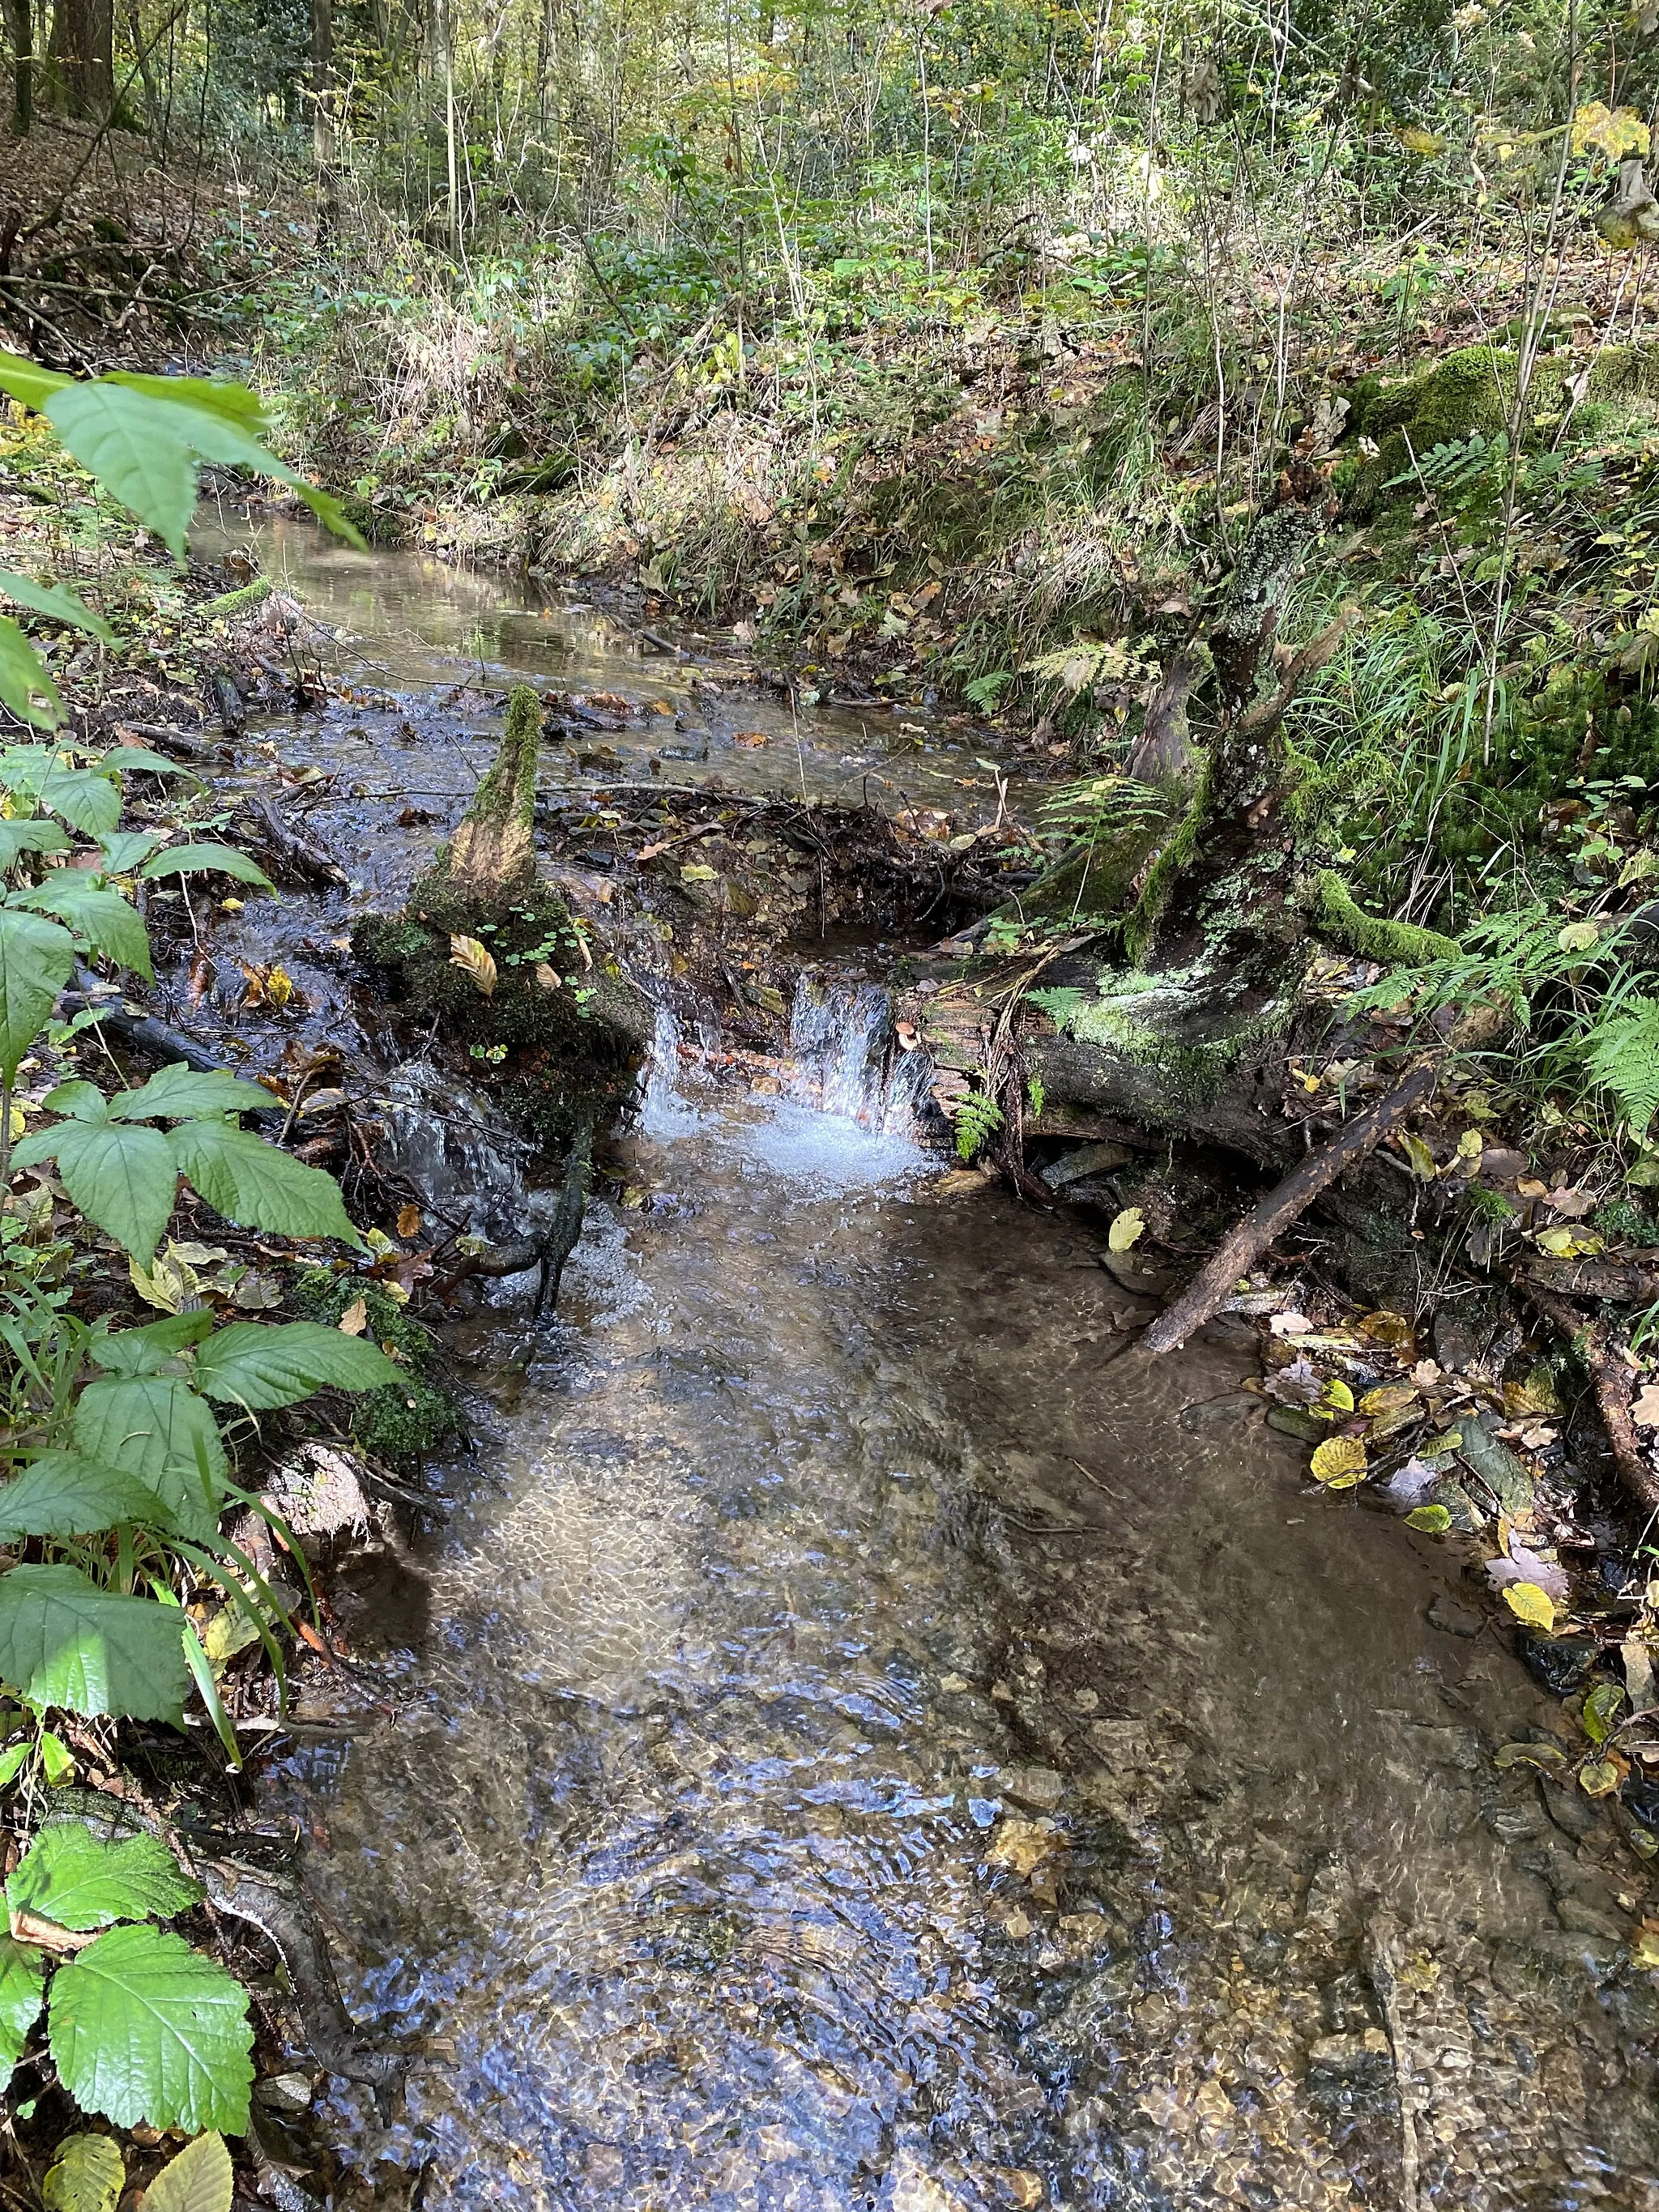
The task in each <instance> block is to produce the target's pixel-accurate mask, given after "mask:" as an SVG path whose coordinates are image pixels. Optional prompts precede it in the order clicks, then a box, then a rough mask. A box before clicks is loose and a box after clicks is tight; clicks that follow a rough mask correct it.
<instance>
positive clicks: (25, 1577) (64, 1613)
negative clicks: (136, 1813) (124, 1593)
mask: <svg viewBox="0 0 1659 2212" xmlns="http://www.w3.org/2000/svg"><path fill="white" fill-rule="evenodd" d="M167 1613H168V1608H166V1607H161V1606H159V1605H152V1604H151V1603H150V1602H149V1600H148V1599H147V1598H138V1597H121V1596H118V1595H115V1594H114V1593H113V1592H112V1591H109V1590H105V1589H100V1588H99V1587H98V1585H97V1583H94V1582H93V1581H91V1580H90V1579H89V1577H87V1576H86V1575H83V1574H82V1572H81V1571H80V1570H79V1568H78V1567H65V1566H51V1567H35V1566H24V1567H13V1568H11V1569H10V1570H9V1571H8V1572H7V1573H5V1574H3V1575H0V1679H3V1680H5V1681H7V1682H8V1683H9V1684H10V1685H11V1686H12V1687H13V1688H14V1690H17V1691H21V1692H22V1694H23V1696H24V1697H26V1698H27V1699H31V1700H32V1702H33V1704H35V1705H63V1706H65V1707H67V1708H68V1710H69V1711H71V1712H76V1713H87V1714H96V1713H115V1714H123V1713H124V1714H127V1715H129V1716H131V1717H132V1718H133V1719H135V1720H156V1721H175V1722H176V1721H178V1720H179V1719H180V1718H181V1717H182V1716H183V1713H184V1705H185V1692H186V1691H187V1690H188V1688H189V1686H190V1677H189V1674H188V1671H187V1670H186V1668H185V1654H184V1647H183V1644H181V1643H180V1641H179V1622H178V1615H177V1613H173V1618H172V1620H169V1619H168V1618H167Z"/></svg>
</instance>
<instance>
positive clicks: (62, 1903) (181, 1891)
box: [6, 1820, 207, 1931]
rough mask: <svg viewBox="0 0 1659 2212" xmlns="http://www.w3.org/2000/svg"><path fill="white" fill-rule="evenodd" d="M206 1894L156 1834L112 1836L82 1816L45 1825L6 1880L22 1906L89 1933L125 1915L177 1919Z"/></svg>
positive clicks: (10, 1896)
mask: <svg viewBox="0 0 1659 2212" xmlns="http://www.w3.org/2000/svg"><path fill="white" fill-rule="evenodd" d="M206 1895H207V1892H206V1890H204V1888H203V1887H202V1885H201V1883H200V1882H199V1881H191V1878H190V1876H189V1875H187V1874H185V1871H184V1869H182V1868H181V1867H180V1865H179V1862H178V1860H177V1859H175V1858H174V1857H173V1853H172V1852H171V1851H170V1850H168V1849H167V1845H166V1844H164V1843H161V1842H160V1841H159V1840H158V1839H157V1838H155V1836H145V1835H137V1836H126V1837H123V1838H121V1839H120V1840H119V1841H118V1842H111V1841H107V1840H106V1838H103V1837H101V1836H94V1833H93V1832H92V1831H91V1829H90V1828H88V1827H87V1826H84V1824H83V1823H82V1822H81V1821H79V1820H53V1821H52V1822H50V1823H49V1824H48V1826H46V1827H44V1828H42V1829H41V1831H40V1833H39V1835H37V1836H36V1838H34V1841H33V1843H32V1844H30V1845H29V1847H28V1849H27V1850H26V1851H25V1852H24V1854H23V1856H22V1857H21V1859H19V1861H18V1862H17V1864H16V1865H15V1867H14V1868H13V1869H12V1870H11V1873H10V1875H9V1877H8V1879H7V1881H6V1902H7V1904H8V1905H10V1907H11V1908H12V1910H13V1911H14V1912H33V1913H34V1914H36V1915H37V1916H38V1917H40V1919H42V1920H55V1921H56V1922H57V1923H58V1926H59V1927H60V1928H73V1929H79V1930H82V1931H84V1930H85V1929H88V1928H112V1927H113V1926H114V1924H115V1923H116V1922H117V1921H118V1920H170V1919H171V1918H172V1917H173V1914H174V1913H175V1912H184V1911H187V1910H188V1909H189V1907H190V1906H191V1905H199V1904H200V1903H201V1901H202V1899H204V1897H205V1896H206Z"/></svg>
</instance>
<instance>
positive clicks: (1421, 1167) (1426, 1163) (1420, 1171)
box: [1400, 1129, 1440, 1182]
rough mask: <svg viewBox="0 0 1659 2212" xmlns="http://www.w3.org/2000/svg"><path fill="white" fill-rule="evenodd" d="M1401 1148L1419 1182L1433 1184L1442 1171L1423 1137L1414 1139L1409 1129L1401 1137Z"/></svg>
mask: <svg viewBox="0 0 1659 2212" xmlns="http://www.w3.org/2000/svg"><path fill="white" fill-rule="evenodd" d="M1400 1148H1401V1152H1404V1153H1405V1155H1406V1158H1407V1159H1408V1160H1409V1161H1410V1162H1411V1164H1412V1173H1413V1175H1414V1176H1416V1177H1417V1179H1418V1181H1419V1182H1433V1181H1434V1179H1435V1177H1436V1176H1437V1175H1438V1174H1439V1172H1440V1170H1439V1169H1438V1168H1437V1166H1436V1165H1435V1164H1434V1154H1433V1153H1432V1152H1431V1151H1430V1150H1429V1148H1428V1146H1426V1145H1425V1143H1424V1141H1423V1139H1421V1137H1414V1136H1413V1134H1412V1133H1411V1131H1410V1130H1409V1129H1407V1130H1406V1131H1405V1132H1404V1133H1403V1134H1402V1135H1401V1139H1400Z"/></svg>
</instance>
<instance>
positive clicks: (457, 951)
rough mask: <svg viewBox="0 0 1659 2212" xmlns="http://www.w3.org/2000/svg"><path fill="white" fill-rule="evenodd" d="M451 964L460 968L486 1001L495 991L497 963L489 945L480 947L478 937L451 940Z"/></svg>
mask: <svg viewBox="0 0 1659 2212" xmlns="http://www.w3.org/2000/svg"><path fill="white" fill-rule="evenodd" d="M449 964H450V966H451V967H452V968H459V969H460V970H461V973H462V974H463V975H465V976H466V977H467V978H468V980H469V981H471V984H472V986H473V987H474V988H475V989H476V990H477V991H478V992H480V993H481V994H483V997H485V998H486V999H488V998H490V997H492V996H493V995H494V993H495V961H494V959H493V958H492V957H491V956H490V951H489V946H488V945H480V944H479V942H478V940H477V938H476V937H452V938H451V939H450V940H449Z"/></svg>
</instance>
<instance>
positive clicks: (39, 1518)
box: [0, 1451, 172, 1544]
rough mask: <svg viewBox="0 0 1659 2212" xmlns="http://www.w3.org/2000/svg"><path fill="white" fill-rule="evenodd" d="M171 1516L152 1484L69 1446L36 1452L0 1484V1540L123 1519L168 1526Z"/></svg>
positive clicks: (76, 1530) (68, 1532)
mask: <svg viewBox="0 0 1659 2212" xmlns="http://www.w3.org/2000/svg"><path fill="white" fill-rule="evenodd" d="M171 1518H172V1516H171V1515H170V1514H169V1513H168V1512H167V1509H166V1507H165V1506H164V1505H163V1504H161V1499H160V1498H157V1497H156V1495H155V1492H154V1491H153V1490H149V1489H148V1488H146V1486H144V1484H143V1483H142V1482H141V1481H140V1480H138V1478H137V1475H135V1474H130V1473H129V1472H128V1471H127V1469H126V1468H120V1467H100V1466H99V1464H98V1462H96V1461H95V1460H89V1459H86V1458H84V1457H83V1456H82V1454H81V1453H79V1452H73V1451H44V1452H37V1453H36V1455H34V1457H33V1459H32V1460H30V1462H28V1464H27V1467H25V1468H24V1469H23V1470H22V1472H21V1474H19V1475H17V1476H16V1477H15V1479H14V1480H12V1481H10V1482H8V1483H5V1484H3V1485H0V1543H4V1544H13V1543H15V1542H16V1541H17V1540H18V1538H19V1537H20V1536H90V1535H94V1534H96V1533H97V1531H98V1530H99V1529H100V1528H116V1527H118V1525H119V1524H120V1523H121V1522H124V1521H142V1522H149V1523H150V1524H151V1525H152V1526H158V1527H161V1528H165V1527H167V1524H168V1522H169V1521H170V1520H171Z"/></svg>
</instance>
